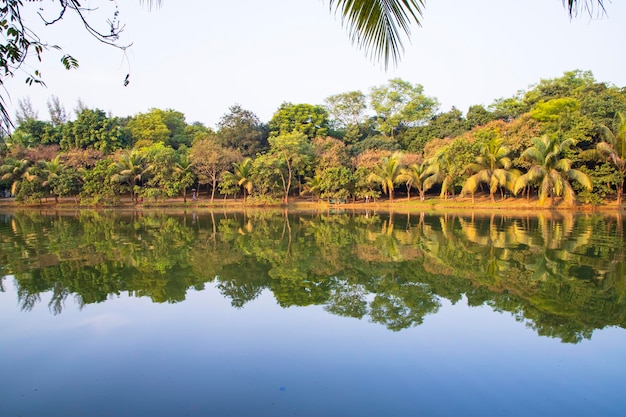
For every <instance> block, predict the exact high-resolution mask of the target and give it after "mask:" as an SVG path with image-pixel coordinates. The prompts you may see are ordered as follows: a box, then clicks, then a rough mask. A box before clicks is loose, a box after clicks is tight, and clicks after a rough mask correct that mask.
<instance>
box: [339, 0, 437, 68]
mask: <svg viewBox="0 0 626 417" xmlns="http://www.w3.org/2000/svg"><path fill="white" fill-rule="evenodd" d="M329 7H330V10H331V11H333V10H334V11H335V13H339V14H341V20H342V24H343V25H344V26H345V27H347V29H348V34H349V36H350V40H351V41H352V43H354V44H356V45H357V46H359V47H361V48H363V49H364V50H365V52H366V54H367V55H368V56H369V57H370V58H371V59H372V60H375V61H382V62H383V63H384V65H385V68H387V67H388V66H389V62H390V61H391V62H393V63H394V64H397V63H398V61H399V59H400V55H401V53H402V52H403V50H404V47H403V45H402V36H403V34H404V35H406V36H407V37H408V36H409V35H410V34H411V28H410V25H411V23H412V22H415V23H416V24H417V25H418V26H419V25H420V24H421V23H420V19H421V16H422V10H423V8H424V1H423V0H330V1H329Z"/></svg>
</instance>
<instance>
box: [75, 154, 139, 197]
mask: <svg viewBox="0 0 626 417" xmlns="http://www.w3.org/2000/svg"><path fill="white" fill-rule="evenodd" d="M118 173H119V166H118V165H116V164H114V162H113V160H112V159H109V158H107V159H103V160H100V161H98V162H97V163H96V165H95V166H94V167H93V168H92V169H89V170H85V172H84V181H85V182H84V185H83V191H82V193H81V196H82V197H85V198H87V199H92V200H95V201H98V200H102V199H110V198H114V197H115V196H117V195H119V193H120V192H121V191H122V189H123V182H121V181H117V182H116V181H113V180H112V178H114V176H115V175H119V174H118ZM127 186H128V184H127ZM126 189H127V190H128V188H126ZM131 190H132V188H131Z"/></svg>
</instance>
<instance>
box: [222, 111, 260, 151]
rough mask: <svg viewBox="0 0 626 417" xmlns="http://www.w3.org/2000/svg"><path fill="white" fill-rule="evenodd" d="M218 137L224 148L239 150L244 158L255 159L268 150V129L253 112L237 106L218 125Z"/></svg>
mask: <svg viewBox="0 0 626 417" xmlns="http://www.w3.org/2000/svg"><path fill="white" fill-rule="evenodd" d="M218 129H219V130H218V135H219V138H220V141H221V142H222V144H223V145H224V146H227V147H230V148H234V149H237V150H238V151H239V152H241V154H242V155H243V156H244V157H254V156H255V155H256V154H257V153H259V152H263V151H265V150H267V148H268V147H269V145H268V143H267V134H268V133H267V127H266V126H265V125H264V124H263V123H261V121H260V120H259V118H258V117H257V116H256V114H254V113H253V112H251V111H249V110H245V109H242V108H241V106H239V105H238V104H235V105H233V106H231V107H230V108H229V109H228V113H226V114H225V115H223V116H222V118H221V119H220V121H219V123H218Z"/></svg>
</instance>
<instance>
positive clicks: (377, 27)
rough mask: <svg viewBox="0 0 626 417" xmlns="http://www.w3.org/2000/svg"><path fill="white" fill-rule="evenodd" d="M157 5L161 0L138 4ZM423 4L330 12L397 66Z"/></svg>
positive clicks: (402, 1)
mask: <svg viewBox="0 0 626 417" xmlns="http://www.w3.org/2000/svg"><path fill="white" fill-rule="evenodd" d="M141 2H142V3H147V4H148V5H154V4H157V5H160V4H161V2H162V0H141ZM425 3H426V2H425V0H329V1H328V4H329V8H330V10H331V12H334V13H335V14H339V15H340V16H341V22H342V24H343V26H345V27H347V29H348V36H349V37H350V39H351V40H352V42H353V43H354V44H355V45H357V47H359V48H362V49H364V50H365V51H366V53H367V54H368V55H369V56H370V58H372V60H374V61H377V62H380V61H382V62H384V64H385V67H387V66H388V64H389V61H390V60H391V61H393V63H394V64H395V63H397V62H398V60H399V59H400V56H401V54H402V51H403V49H404V48H403V46H402V36H403V35H406V36H407V37H408V36H410V35H411V25H412V24H416V25H418V26H420V25H421V16H422V11H423V10H424V7H425ZM563 5H564V6H565V7H566V9H567V11H568V13H569V14H570V16H574V15H576V14H578V12H579V11H587V12H588V13H589V14H595V13H596V10H597V11H598V12H599V13H604V0H563Z"/></svg>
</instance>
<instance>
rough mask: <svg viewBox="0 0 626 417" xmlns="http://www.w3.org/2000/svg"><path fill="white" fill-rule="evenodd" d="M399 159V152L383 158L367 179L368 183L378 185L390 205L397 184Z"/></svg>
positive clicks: (400, 156)
mask: <svg viewBox="0 0 626 417" xmlns="http://www.w3.org/2000/svg"><path fill="white" fill-rule="evenodd" d="M401 159H402V155H401V154H400V153H399V152H395V153H393V154H392V155H391V156H385V157H383V158H382V159H381V160H380V163H379V164H377V165H376V166H375V167H374V172H372V173H371V174H370V175H369V176H368V177H367V181H368V182H375V183H380V185H381V187H382V189H383V192H384V193H387V194H389V201H390V202H392V203H393V189H394V187H395V185H396V184H397V183H398V182H399V181H398V180H399V174H400V160H401Z"/></svg>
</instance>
